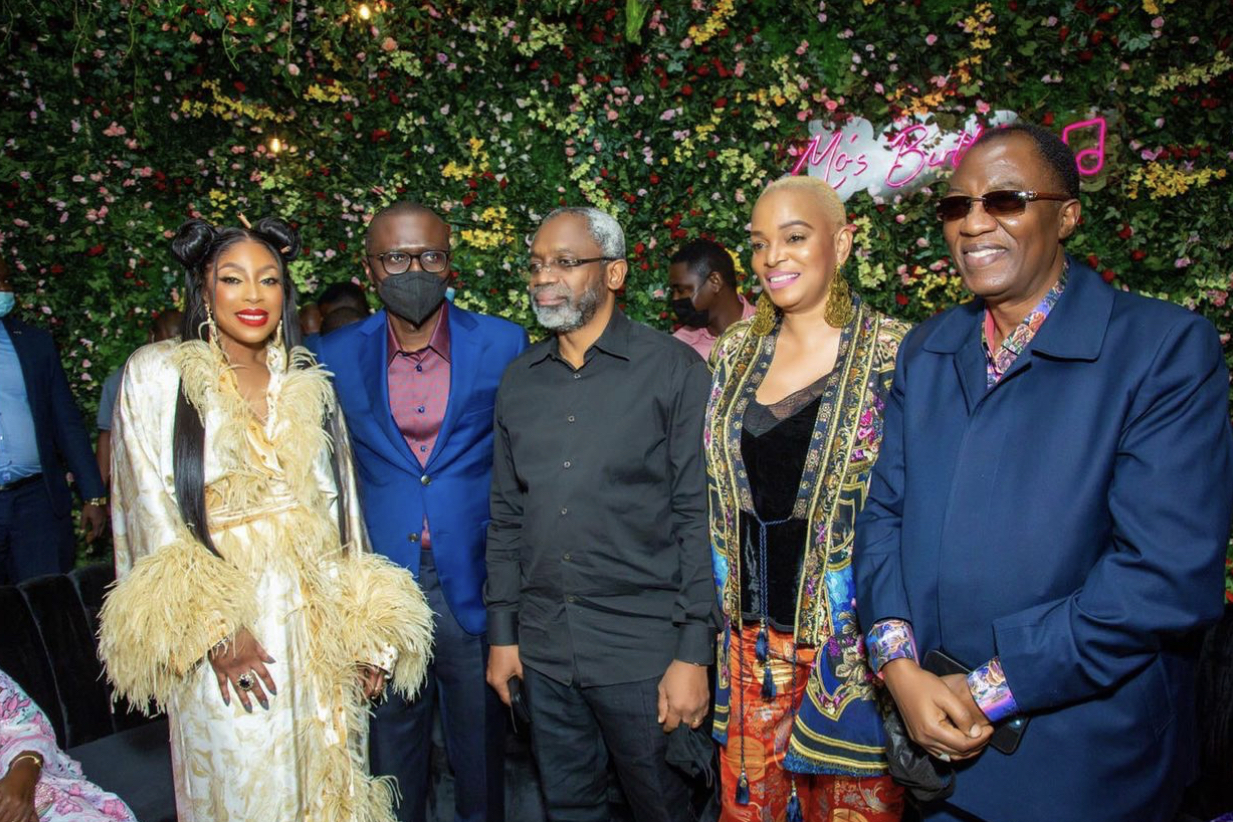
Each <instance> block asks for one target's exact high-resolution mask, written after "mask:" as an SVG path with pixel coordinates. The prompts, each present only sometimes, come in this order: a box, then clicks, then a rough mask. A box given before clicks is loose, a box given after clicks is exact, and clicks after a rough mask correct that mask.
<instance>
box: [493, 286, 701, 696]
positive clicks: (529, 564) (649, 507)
mask: <svg viewBox="0 0 1233 822" xmlns="http://www.w3.org/2000/svg"><path fill="white" fill-rule="evenodd" d="M709 390H710V373H709V371H708V370H707V367H706V363H705V362H703V361H702V359H701V358H700V357H699V356H698V355H697V353H695V352H694V351H693V349H691V348H690V347H689V346H687V345H685V344H684V343H682V342H680V341H679V340H674V339H673V338H672V337H670V336H668V335H667V334H664V333H661V332H659V331H655V330H653V329H651V328H648V327H646V326H644V325H640V324H638V323H634V322H631V321H630V320H629V319H627V318H626V317H625V315H624V314H622V313H621V312H620V311H615V310H614V312H613V316H612V320H611V321H610V322H609V323H608V326H607V328H606V329H605V330H604V333H603V334H602V335H601V336H600V338H599V339H598V340H596V342H595V343H594V345H592V346H591V347H590V348H589V349H588V350H587V352H586V356H585V362H584V364H583V366H582V367H581V368H579V369H577V370H575V369H574V368H573V366H571V365H570V364H569V363H568V362H567V361H566V360H564V359H563V358H562V357H561V356H560V353H559V348H558V345H557V341H556V339H555V338H552V339H548V340H545V341H543V342H540V343H538V344H536V345H534V346H532V347H531V348H529V349H527V350H526V351H525V352H524V353H523V354H522V355H521V356H519V357H518V359H516V360H514V361H513V362H512V363H510V366H509V368H508V369H507V370H506V372H505V376H504V378H503V379H502V381H501V387H500V389H499V391H498V392H497V400H496V438H495V439H496V442H495V454H494V463H493V474H492V522H491V523H490V524H489V526H488V582H487V585H486V587H485V591H484V600H485V603H486V604H487V607H488V640H489V642H491V643H492V644H493V645H515V644H516V645H518V646H519V656H520V657H521V660H522V662H523V664H525V665H529V666H530V667H532V668H534V669H535V670H537V671H539V672H540V673H543V674H544V675H546V676H549V677H551V678H553V679H556V680H558V681H560V682H563V683H566V684H568V683H571V682H573V681H574V678H575V677H577V679H578V681H579V683H580V684H581V685H614V684H618V683H622V682H635V681H639V680H643V679H650V678H652V677H657V676H661V675H663V673H664V671H665V670H666V669H667V667H668V664H669V663H670V662H671V661H672V660H673V659H679V660H682V661H685V662H693V663H697V664H702V665H705V664H709V663H710V662H711V661H712V660H713V658H714V647H715V632H716V630H717V626H718V621H717V614H716V611H717V608H716V599H715V588H714V582H713V581H712V576H711V554H710V542H709V539H708V535H707V534H708V532H707V505H706V465H705V459H704V457H703V452H702V426H703V417H704V416H705V411H706V401H707V394H708V392H709Z"/></svg>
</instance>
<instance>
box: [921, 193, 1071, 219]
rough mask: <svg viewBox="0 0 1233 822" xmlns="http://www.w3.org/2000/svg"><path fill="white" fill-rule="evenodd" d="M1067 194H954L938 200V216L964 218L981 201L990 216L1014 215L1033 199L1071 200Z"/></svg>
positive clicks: (1020, 211)
mask: <svg viewBox="0 0 1233 822" xmlns="http://www.w3.org/2000/svg"><path fill="white" fill-rule="evenodd" d="M1069 199H1071V197H1070V196H1069V195H1066V194H1046V193H1044V192H1040V191H990V192H989V193H988V194H986V195H984V196H983V197H967V196H965V195H962V194H952V195H950V196H949V197H943V198H942V199H940V200H938V218H939V219H941V220H943V221H945V222H950V221H951V220H962V219H963V218H964V217H966V216H968V212H970V211H971V210H972V203H981V204H982V205H983V206H984V207H985V213H986V214H988V215H989V216H990V217H1014V216H1016V215H1018V214H1022V213H1023V212H1024V210H1025V209H1027V204H1028V203H1030V202H1032V201H1033V200H1069Z"/></svg>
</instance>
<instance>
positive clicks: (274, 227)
mask: <svg viewBox="0 0 1233 822" xmlns="http://www.w3.org/2000/svg"><path fill="white" fill-rule="evenodd" d="M253 233H254V234H259V235H261V236H262V237H263V238H264V239H266V240H268V241H269V243H270V245H272V246H274V250H275V251H277V252H278V253H279V254H281V255H282V258H283V262H288V263H289V262H291V261H292V260H294V259H295V258H296V257H298V256H299V254H300V233H299V232H298V231H296V230H295V229H294V228H292V227H291V226H289V225H287V223H286V222H284V221H283V220H280V219H279V218H277V217H263V218H262V219H260V220H258V221H257V223H256V224H255V225H254V226H253Z"/></svg>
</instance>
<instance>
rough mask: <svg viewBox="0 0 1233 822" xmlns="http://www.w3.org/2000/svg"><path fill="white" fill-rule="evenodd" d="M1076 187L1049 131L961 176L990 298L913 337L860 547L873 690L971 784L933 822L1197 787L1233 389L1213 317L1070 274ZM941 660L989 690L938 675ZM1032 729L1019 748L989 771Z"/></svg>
mask: <svg viewBox="0 0 1233 822" xmlns="http://www.w3.org/2000/svg"><path fill="white" fill-rule="evenodd" d="M1078 183H1079V180H1078V174H1077V171H1076V168H1075V160H1074V156H1073V155H1072V154H1071V152H1070V150H1069V148H1067V147H1066V145H1065V144H1064V143H1062V142H1061V140H1059V139H1058V138H1057V137H1056V136H1055V135H1053V134H1052V133H1050V132H1048V131H1045V130H1043V129H1039V128H1036V127H1034V126H1012V127H1010V128H1007V129H1002V130H996V131H991V132H988V133H986V134H985V135H983V136H982V137H981V138H980V139H979V140H978V141H977V142H976V143H975V144H974V145H973V147H972V148H971V149H970V150H969V151H968V152H967V154H966V155H965V156H964V158H963V160H962V162H961V163H960V165H959V167H958V169H957V170H956V171H955V174H954V176H953V178H952V180H951V185H950V192H949V194H948V196H946V197H944V198H942V199H941V201H940V202H939V206H938V213H939V216H940V217H941V218H942V221H943V233H944V235H945V237H946V240H947V243H948V245H949V247H950V251H951V255H952V259H954V260H955V264H956V265H957V267H958V268H959V271H960V273H961V275H962V276H963V280H964V284H965V285H966V286H967V287H968V288H969V289H970V290H971V291H972V292H973V293H974V294H975V295H976V297H977V299H975V300H974V301H972V302H970V303H967V304H965V305H961V306H959V307H957V308H954V309H951V310H950V311H947V312H945V313H943V314H941V315H938V316H936V317H934V318H932V319H930V320H929V321H927V322H925V323H922V324H921V325H920V326H918V327H917V328H916V329H915V330H913V331H912V332H911V333H910V334H909V335H908V336H907V338H906V339H904V341H903V345H902V346H901V347H900V349H899V358H898V363H897V367H896V373H895V382H894V387H893V390H892V394H891V397H890V400H889V401H888V405H887V409H886V415H885V426H886V427H885V436H884V438H883V440H882V453H881V455H880V457H879V459H878V463H877V466H876V467H875V469H874V476H873V481H872V485H871V488H870V498H869V501H868V502H867V503H866V506H865V509H864V512H863V513H862V514H861V517H860V518H859V520H858V521H857V525H856V549H855V551H854V562H855V563H856V565H855V573H856V581H857V609H858V612H859V614H860V617H861V621H862V624H863V626H865V628H866V630H867V631H868V640H869V650H870V656H871V662H872V664H873V667H874V669H875V670H876V671H878V672H879V675H881V676H882V677H883V678H884V681H885V684H886V686H887V688H888V689H889V690H890V692H891V695H892V696H893V697H894V699H895V702H896V704H897V705H898V707H899V710H900V713H901V714H902V715H903V719H904V724H905V725H906V726H907V728H908V731H909V734H910V735H911V736H912V738H913V739H914V740H915V741H916V742H917V743H919V744H920V745H921V746H922V747H924V748H925V750H927V751H929V752H930V753H931V754H932V755H934V756H936V757H938V758H939V759H942V760H949V761H951V762H952V763H953V764H954V768H955V771H956V774H955V776H956V779H955V792H954V794H953V795H952V796H951V797H950V798H949V799H948V800H947V801H946V802H945V803H943V804H940V805H937V806H934V807H931V808H930V809H928V810H927V811H926V813H925V819H926V820H929V822H934V820H968V821H969V822H970V820H989V822H1040V820H1054V819H1056V820H1084V822H1165V821H1166V820H1170V819H1172V818H1173V815H1174V813H1175V812H1176V810H1177V806H1178V804H1179V802H1180V798H1181V795H1182V791H1183V790H1184V789H1185V787H1186V785H1187V784H1188V783H1189V782H1190V781H1191V780H1192V779H1193V778H1194V777H1195V776H1196V750H1195V749H1196V732H1195V724H1196V717H1195V706H1194V689H1195V661H1196V655H1197V643H1196V639H1197V637H1196V632H1197V631H1199V630H1200V629H1201V628H1203V627H1204V626H1205V625H1207V624H1209V623H1211V622H1214V621H1215V620H1216V619H1217V618H1218V617H1219V615H1220V613H1221V602H1222V599H1223V597H1222V591H1223V586H1222V566H1223V557H1224V553H1225V546H1226V544H1227V540H1228V537H1229V520H1230V513H1231V508H1233V504H1231V503H1233V443H1231V440H1233V437H1231V435H1230V427H1229V416H1228V411H1229V408H1228V387H1229V384H1228V372H1227V370H1226V368H1225V364H1224V359H1223V356H1222V352H1221V346H1220V341H1219V339H1218V337H1217V335H1216V333H1215V330H1214V329H1213V328H1212V326H1211V325H1210V324H1209V323H1208V322H1207V321H1206V320H1204V319H1203V318H1202V317H1200V316H1198V315H1196V314H1193V313H1191V312H1189V311H1187V310H1185V309H1184V308H1181V307H1179V306H1176V305H1172V304H1168V303H1165V302H1161V301H1158V300H1152V299H1147V298H1144V297H1141V296H1137V295H1133V294H1129V293H1126V292H1123V291H1118V290H1115V289H1112V288H1110V287H1109V286H1107V285H1106V284H1105V283H1104V282H1102V280H1101V278H1100V276H1099V275H1097V274H1096V272H1094V271H1092V270H1091V269H1090V268H1088V267H1087V266H1085V265H1083V264H1081V263H1079V262H1077V261H1076V260H1075V259H1074V258H1072V257H1069V256H1067V255H1066V253H1065V250H1064V248H1063V242H1064V241H1065V240H1066V238H1068V237H1069V236H1070V235H1071V234H1072V233H1073V232H1074V230H1075V226H1076V225H1077V224H1078V221H1079V214H1080V205H1079V199H1078V197H1079V185H1078ZM931 651H941V652H943V653H945V654H946V655H947V656H949V657H950V658H952V659H953V660H955V661H957V662H958V663H960V664H961V665H962V666H963V667H964V668H971V669H972V670H971V673H969V674H967V675H966V676H965V675H964V674H962V673H956V674H950V675H946V676H941V677H939V676H935V675H934V674H933V673H930V672H929V671H927V670H925V668H928V667H931V665H930V660H929V659H928V655H929V653H930V652H931ZM935 659H936V656H935ZM1012 718H1018V719H1019V720H1022V719H1026V720H1027V725H1026V726H1024V728H1023V732H1022V736H1021V737H1020V741H1019V745H1018V748H1017V749H1016V750H1014V752H1013V753H1010V754H1007V753H1004V752H1003V751H1004V750H1010V749H1012V748H1013V746H1008V745H1005V744H999V745H998V749H992V748H993V746H992V745H990V746H988V747H986V745H987V744H988V743H989V741H990V736H991V728H990V723H994V724H997V723H1000V722H1003V721H1007V720H1011V719H1012ZM1016 724H1017V723H1016Z"/></svg>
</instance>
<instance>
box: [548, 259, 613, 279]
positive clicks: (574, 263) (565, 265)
mask: <svg viewBox="0 0 1233 822" xmlns="http://www.w3.org/2000/svg"><path fill="white" fill-rule="evenodd" d="M619 259H621V258H620V257H586V258H584V259H581V260H578V259H575V258H573V257H561V258H560V259H557V260H544V261H543V262H539V261H538V260H532V261H531V262H529V263H527V276H528V277H538V276H539V275H540V274H543V273H544V272H545V271H547V270H548V269H550V268H555V269H557V270H558V271H564V272H566V273H568V272H570V271H573V270H574V269H575V268H579V267H580V266H584V265H586V264H588V263H598V262H600V261H601V260H602V261H603V262H605V263H610V262H613V261H614V260H619Z"/></svg>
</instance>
